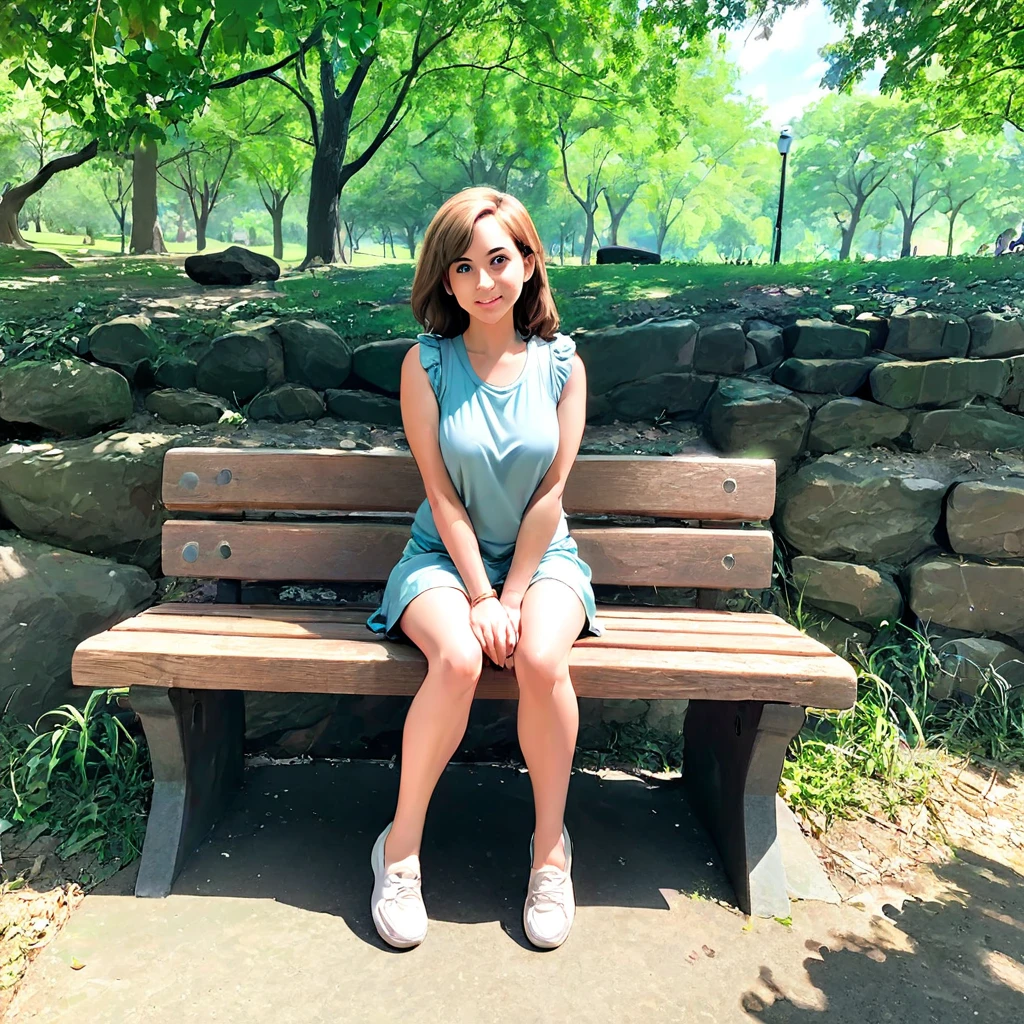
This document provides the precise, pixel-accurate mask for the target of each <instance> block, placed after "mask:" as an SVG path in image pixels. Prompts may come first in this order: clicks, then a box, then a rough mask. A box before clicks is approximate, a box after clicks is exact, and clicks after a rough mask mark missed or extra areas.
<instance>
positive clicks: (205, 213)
mask: <svg viewBox="0 0 1024 1024" xmlns="http://www.w3.org/2000/svg"><path fill="white" fill-rule="evenodd" d="M209 220H210V211H209V210H201V211H200V213H199V216H198V217H196V252H202V251H203V250H204V249H205V248H206V225H207V223H208V222H209Z"/></svg>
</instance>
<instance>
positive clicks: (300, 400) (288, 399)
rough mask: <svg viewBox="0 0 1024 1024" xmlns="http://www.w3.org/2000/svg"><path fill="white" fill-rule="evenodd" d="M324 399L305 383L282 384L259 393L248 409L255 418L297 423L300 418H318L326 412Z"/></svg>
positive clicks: (249, 414) (247, 411)
mask: <svg viewBox="0 0 1024 1024" xmlns="http://www.w3.org/2000/svg"><path fill="white" fill-rule="evenodd" d="M326 411H327V410H326V407H325V406H324V400H323V399H322V398H321V397H320V395H318V394H317V393H316V392H315V391H314V390H313V389H312V388H307V387H306V386H305V385H304V384H280V385H278V386H277V387H276V388H271V389H270V390H269V391H264V392H263V393H262V394H259V395H257V396H256V397H255V398H254V399H253V400H252V401H251V402H250V403H249V406H248V408H247V409H246V415H247V416H249V417H251V418H252V419H254V420H275V421H276V422H278V423H297V422H298V421H299V420H318V419H320V417H321V416H323V415H324V413H325V412H326Z"/></svg>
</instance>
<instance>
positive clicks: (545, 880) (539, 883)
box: [530, 865, 566, 910]
mask: <svg viewBox="0 0 1024 1024" xmlns="http://www.w3.org/2000/svg"><path fill="white" fill-rule="evenodd" d="M565 879H566V873H565V872H564V871H562V870H561V869H560V868H557V867H555V866H554V865H550V866H547V867H543V868H538V869H537V870H536V872H534V876H533V884H532V886H531V892H530V905H531V906H532V907H534V908H542V907H556V908H558V909H559V910H564V909H565Z"/></svg>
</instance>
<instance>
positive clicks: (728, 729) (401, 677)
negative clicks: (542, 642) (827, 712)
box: [72, 448, 856, 916]
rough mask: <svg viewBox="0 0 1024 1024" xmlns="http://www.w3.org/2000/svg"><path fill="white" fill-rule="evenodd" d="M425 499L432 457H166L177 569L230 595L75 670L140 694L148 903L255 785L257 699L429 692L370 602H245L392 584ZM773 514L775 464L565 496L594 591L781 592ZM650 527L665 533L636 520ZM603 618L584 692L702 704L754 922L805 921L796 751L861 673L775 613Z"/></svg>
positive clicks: (497, 686)
mask: <svg viewBox="0 0 1024 1024" xmlns="http://www.w3.org/2000/svg"><path fill="white" fill-rule="evenodd" d="M422 497H423V487H422V483H421V481H420V478H419V474H418V472H417V470H416V465H415V463H414V461H413V460H412V458H411V457H410V456H408V455H404V454H399V453H393V454H378V453H349V452H339V451H334V450H278V449H266V448H257V449H244V448H175V449H171V450H169V451H168V452H167V454H166V456H165V458H164V473H163V501H164V504H165V505H166V506H167V508H168V509H169V510H171V511H173V512H176V513H179V514H180V516H181V517H180V518H177V519H170V520H168V521H167V522H166V523H165V524H164V527H163V570H164V573H165V574H167V575H170V576H186V577H205V578H212V579H216V580H218V581H219V583H218V591H217V603H216V604H212V603H210V604H196V603H165V604H161V605H156V606H154V607H151V608H149V609H146V610H145V611H143V612H142V613H141V614H139V615H135V616H134V617H133V618H130V619H127V620H125V621H123V622H120V623H118V624H116V625H115V626H113V627H112V628H111V629H108V630H106V631H105V632H103V633H99V634H97V635H95V636H92V637H89V638H88V639H86V640H84V641H83V642H82V643H80V644H79V645H78V647H77V649H76V651H75V653H74V658H73V665H72V673H73V679H74V682H75V684H77V685H79V686H90V687H119V686H129V687H130V688H131V690H130V702H131V705H132V707H133V708H134V709H135V710H136V712H137V713H138V714H139V716H140V719H141V721H142V725H143V728H144V730H145V733H146V738H147V740H148V743H149V747H150V751H151V755H152V761H153V773H154V778H155V786H154V790H153V800H152V807H151V809H150V812H149V822H148V826H147V830H146V838H145V843H144V847H143V852H142V863H141V865H140V870H139V876H138V882H137V885H136V889H135V892H136V895H137V896H165V895H167V893H169V892H170V889H171V885H172V883H173V881H174V879H175V877H176V876H177V874H178V872H179V870H180V869H181V867H182V864H183V862H184V860H185V859H186V857H187V856H188V855H189V854H190V853H191V852H192V851H193V850H194V849H195V848H196V847H197V846H198V845H199V843H200V842H201V841H202V839H203V838H204V837H205V836H206V834H207V833H208V832H209V830H210V829H211V827H212V826H213V824H214V823H215V821H216V820H217V818H218V816H219V815H220V813H221V811H222V809H223V807H224V805H225V803H226V801H227V800H228V799H229V798H230V796H231V794H232V791H233V790H234V789H235V787H236V785H237V784H238V782H239V780H240V779H241V775H242V764H243V756H242V741H243V735H244V726H245V721H244V719H245V712H244V704H243V694H242V691H243V690H267V691H277V692H303V693H305V692H326V693H376V694H396V695H403V694H410V695H411V694H414V693H415V692H416V689H417V687H418V686H419V684H420V682H421V681H422V679H423V676H424V674H425V662H424V659H423V657H422V655H421V654H420V652H419V651H418V650H417V649H416V648H415V647H413V646H412V645H411V644H401V643H392V642H389V641H383V640H380V639H378V638H377V637H376V635H375V634H373V633H371V632H370V630H369V629H368V628H367V627H366V625H365V620H366V615H367V609H366V608H355V607H352V606H351V605H349V606H332V607H325V606H317V607H310V606H306V607H298V606H293V605H269V604H262V605H260V604H242V603H240V598H241V582H242V581H246V580H248V581H257V580H258V581H296V582H298V581H316V582H319V583H332V582H339V581H381V580H384V579H386V578H387V575H388V573H389V571H390V570H391V567H392V566H393V565H394V563H395V562H396V561H397V559H398V557H399V554H400V553H401V550H402V547H403V545H404V544H405V541H406V539H407V537H408V531H409V522H410V516H409V514H410V513H412V512H413V511H414V510H415V509H416V507H417V505H418V504H419V502H420V501H421V500H422ZM774 502H775V467H774V464H773V463H772V462H771V461H770V460H757V459H718V458H713V457H698V458H690V457H662V456H643V457H634V456H628V455H627V456H604V455H600V456H597V455H594V456H581V457H580V458H579V459H578V460H577V462H576V465H575V467H574V469H573V472H572V475H571V476H570V479H569V482H568V487H567V489H566V492H565V498H564V504H565V508H566V511H567V512H568V513H569V515H570V517H571V527H572V531H573V534H574V536H575V537H576V539H577V541H578V543H579V547H580V553H581V555H582V556H583V557H584V558H585V559H586V560H587V562H588V563H589V564H590V565H591V567H592V569H593V573H594V582H595V583H604V584H615V585H619V586H630V585H636V586H640V585H646V586H661V587H696V588H718V589H742V588H762V587H766V586H768V585H769V582H770V577H771V569H772V554H773V544H772V536H771V533H770V532H769V531H768V530H766V529H763V528H747V529H735V528H733V529H729V528H722V527H723V526H726V527H727V526H728V525H729V524H730V522H736V523H738V522H740V521H742V520H753V521H755V522H758V523H760V522H763V521H765V520H767V519H768V518H769V516H770V515H771V513H772V509H773V506H774ZM338 510H345V511H344V512H339V511H338ZM314 513H315V514H314ZM396 513H401V514H402V515H401V516H397V515H395V514H396ZM385 514H390V521H388V519H389V516H388V515H385ZM215 517H216V518H215ZM576 517H589V518H585V519H582V520H580V519H578V518H576ZM601 517H603V521H602V518H601ZM608 517H617V518H618V520H619V521H618V523H617V524H615V523H613V522H610V521H609V518H608ZM630 517H632V518H634V519H635V518H636V517H645V520H646V521H644V522H641V523H632V524H630V525H625V526H624V525H622V524H621V521H622V519H625V518H630ZM680 520H682V521H690V522H689V523H686V524H680ZM702 522H704V523H705V526H707V525H708V524H709V523H710V524H713V525H714V526H715V527H719V528H701V523H702ZM599 615H600V617H601V618H602V620H603V621H604V623H605V626H606V628H607V632H606V634H605V635H604V636H602V637H597V638H594V637H591V638H586V639H583V640H580V641H578V642H577V644H576V645H575V647H574V648H573V651H572V655H571V661H570V665H571V672H572V679H573V682H574V684H575V689H576V692H577V693H578V694H579V695H580V696H583V697H607V698H688V699H689V700H690V705H689V708H688V710H687V713H686V719H685V727H684V733H685V763H684V778H685V781H686V783H687V790H688V792H689V794H690V798H691V801H692V803H693V804H694V806H695V808H696V810H697V811H698V813H699V815H700V817H701V819H702V820H703V821H704V822H705V824H706V825H707V827H708V829H709V830H710V832H711V834H712V837H713V838H714V840H715V842H716V843H717V845H718V848H719V850H720V851H721V854H722V858H723V862H724V865H725V867H726V870H727V871H728V873H729V875H730V877H731V879H732V881H733V884H734V886H735V889H736V897H737V901H738V903H739V906H740V907H741V908H742V910H743V911H744V912H746V913H753V914H756V915H761V916H785V915H786V914H787V913H788V908H789V902H788V899H787V895H786V882H785V875H784V871H783V866H782V860H781V855H780V851H779V845H778V842H777V837H776V805H775V795H776V791H777V789H778V784H779V778H780V775H781V772H782V766H783V759H784V756H785V753H786V748H787V745H788V744H789V742H790V740H791V739H792V738H793V737H794V736H795V735H796V733H797V732H798V731H799V729H800V727H801V725H802V724H803V721H804V709H805V707H808V706H812V707H816V708H847V707H850V706H852V704H853V701H854V699H855V694H856V679H855V675H854V672H853V670H852V669H851V667H850V666H849V665H848V664H847V663H846V662H845V661H843V660H842V659H841V658H839V657H837V656H836V655H834V654H833V653H832V652H831V651H830V650H829V649H828V648H826V647H824V646H823V645H822V644H820V643H817V642H816V641H814V640H812V639H810V638H808V637H807V636H805V635H804V634H802V633H800V632H799V631H798V630H797V629H795V628H794V627H793V626H791V625H789V624H788V623H786V622H784V621H783V620H782V619H780V618H778V617H776V616H773V615H767V614H756V613H754V614H748V613H736V612H723V611H714V610H710V609H701V608H677V607H638V606H623V605H611V606H601V607H599ZM477 696H478V697H484V698H498V697H503V698H510V697H511V698H514V697H516V696H517V688H516V681H515V676H514V675H513V673H511V672H508V671H499V670H497V669H494V668H487V669H485V670H484V673H483V677H482V679H481V680H480V685H479V689H478V690H477Z"/></svg>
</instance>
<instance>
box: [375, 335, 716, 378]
mask: <svg viewBox="0 0 1024 1024" xmlns="http://www.w3.org/2000/svg"><path fill="white" fill-rule="evenodd" d="M696 340H697V325H696V324H695V323H694V322H693V321H692V320H666V321H662V322H660V323H659V322H657V321H650V320H649V321H645V322H644V323H641V324H633V325H631V326H629V327H605V328H603V329H601V330H596V331H588V332H587V333H586V334H584V335H582V336H580V337H579V338H577V340H576V344H577V351H578V352H579V354H580V358H581V359H582V360H583V362H584V364H585V365H586V368H587V386H588V390H589V391H590V394H591V395H594V396H600V395H604V394H605V393H607V392H608V391H610V390H611V389H612V388H614V387H616V386H617V385H619V384H625V383H627V382H629V381H634V380H643V379H644V378H646V377H654V376H657V375H658V374H660V373H681V372H683V371H685V370H689V369H691V368H692V367H693V354H694V348H695V346H696ZM356 372H358V367H357V369H356ZM360 376H361V374H360Z"/></svg>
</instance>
